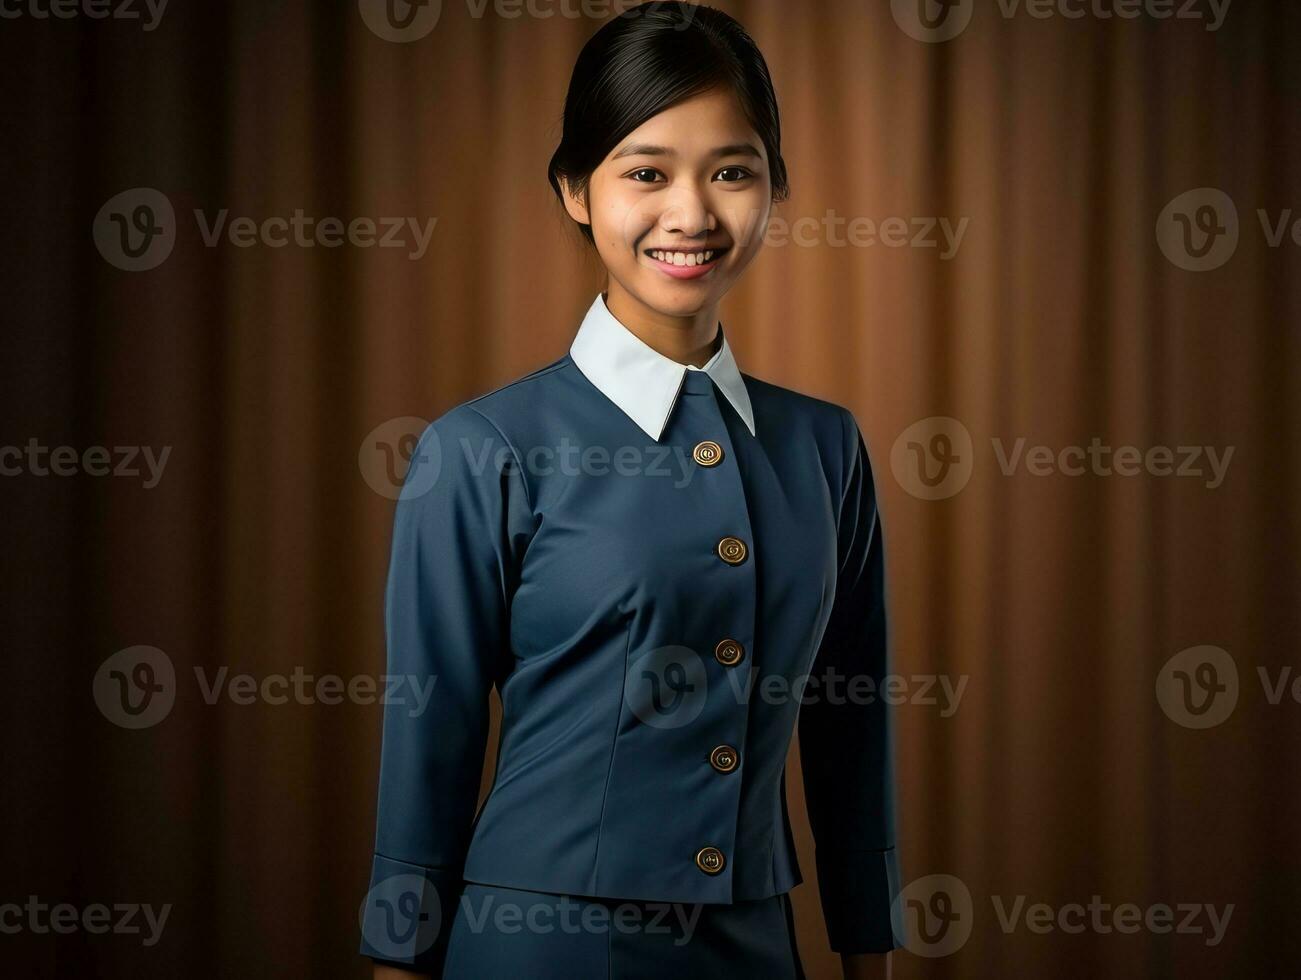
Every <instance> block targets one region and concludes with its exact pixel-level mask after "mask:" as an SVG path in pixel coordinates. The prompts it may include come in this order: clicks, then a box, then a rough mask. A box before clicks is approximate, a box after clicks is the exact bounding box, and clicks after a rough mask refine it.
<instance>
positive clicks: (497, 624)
mask: <svg viewBox="0 0 1301 980" xmlns="http://www.w3.org/2000/svg"><path fill="white" fill-rule="evenodd" d="M531 511H532V508H531V506H530V504H529V501H528V494H527V489H526V485H525V482H524V477H523V473H522V469H521V467H520V465H519V459H518V456H516V455H515V454H514V449H513V448H512V447H511V446H510V445H509V443H507V442H506V440H505V438H504V437H503V436H502V435H501V433H500V432H499V430H498V429H497V428H496V426H495V425H493V424H492V423H491V422H490V421H489V420H488V419H487V418H486V417H484V416H483V415H482V414H481V413H479V412H478V411H477V410H476V409H474V408H472V407H469V406H468V405H462V406H460V407H458V408H456V409H453V410H452V411H451V412H449V413H447V414H446V415H444V416H443V417H441V418H440V419H438V420H437V421H435V422H434V423H432V424H431V425H430V426H429V427H428V428H426V429H425V431H424V433H423V434H422V435H421V437H420V440H419V442H418V444H417V446H416V450H415V452H414V453H413V454H412V457H411V463H410V466H409V468H408V470H407V475H406V478H405V480H404V482H403V487H402V491H401V494H400V496H399V498H398V502H397V506H396V513H395V518H394V525H393V543H392V552H391V558H390V562H389V569H388V583H387V587H386V592H385V632H386V638H387V646H388V675H389V678H390V679H392V678H401V682H400V683H401V688H400V689H401V690H403V691H404V692H412V691H425V692H427V702H426V703H425V704H424V706H423V708H422V707H421V706H420V703H419V699H418V698H415V697H407V698H404V699H401V701H402V702H403V703H399V699H397V698H394V699H391V700H389V701H388V702H387V703H386V704H385V707H384V729H383V745H382V749H381V755H380V775H379V802H378V808H377V815H376V832H375V853H374V859H373V864H372V871H371V882H370V891H369V892H368V894H367V897H366V902H365V904H364V906H363V909H362V911H361V926H362V945H361V951H362V953H363V954H365V955H368V956H370V957H371V958H372V959H375V960H379V961H383V962H388V963H392V964H397V965H400V966H405V967H407V968H408V969H416V970H419V971H421V972H426V973H430V974H432V975H433V976H435V977H437V976H440V975H441V972H442V962H443V956H444V954H445V952H446V942H447V934H448V931H449V929H450V925H451V922H452V919H453V917H454V914H455V911H456V902H457V900H458V896H459V892H460V887H461V883H462V877H461V871H462V868H463V866H464V863H465V855H466V851H467V850H468V848H469V842H470V836H471V832H472V829H473V822H474V814H475V810H476V806H477V803H478V796H479V784H480V780H481V777H482V772H483V760H484V751H485V748H486V744H487V735H488V727H489V708H488V694H489V690H490V688H491V686H492V684H493V682H494V681H495V680H499V679H500V678H501V676H502V675H503V673H504V671H505V670H506V668H507V665H508V663H509V660H510V635H509V616H508V610H509V602H510V598H511V596H512V594H513V591H514V589H515V585H516V582H517V577H518V576H517V569H518V565H519V558H520V557H521V554H522V549H523V548H524V547H525V546H526V543H527V538H528V536H529V534H530V533H531V527H532V520H531ZM390 683H393V681H392V680H390ZM417 685H419V686H417ZM413 701H414V702H416V703H414V704H413V703H412V702H413Z"/></svg>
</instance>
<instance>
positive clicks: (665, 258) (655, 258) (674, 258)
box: [645, 245, 731, 279]
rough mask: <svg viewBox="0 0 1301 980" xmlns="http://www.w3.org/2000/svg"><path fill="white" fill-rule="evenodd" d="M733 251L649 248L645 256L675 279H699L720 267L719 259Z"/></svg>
mask: <svg viewBox="0 0 1301 980" xmlns="http://www.w3.org/2000/svg"><path fill="white" fill-rule="evenodd" d="M730 250H731V246H728V245H724V246H722V247H721V248H707V249H692V250H682V251H673V250H670V249H661V248H648V249H646V250H645V255H646V257H647V258H649V259H650V260H651V262H653V263H654V264H655V266H656V268H658V269H659V270H660V271H661V272H663V273H664V274H665V275H667V276H672V277H673V278H674V279H699V278H700V277H701V276H707V275H709V273H711V272H712V271H713V270H714V268H715V267H716V266H717V265H718V262H719V259H721V258H722V257H723V256H724V255H726V254H727V253H728V252H729V251H730Z"/></svg>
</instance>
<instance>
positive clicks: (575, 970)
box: [443, 882, 804, 980]
mask: <svg viewBox="0 0 1301 980" xmlns="http://www.w3.org/2000/svg"><path fill="white" fill-rule="evenodd" d="M485 977H494V978H495V977H505V978H511V980H663V978H665V977H671V978H673V980H725V978H727V977H764V978H766V980H804V970H803V968H802V967H801V965H800V958H799V952H798V950H797V949H796V945H795V920H794V917H793V916H792V914H791V907H790V899H789V898H788V897H787V896H786V895H784V894H782V895H774V896H772V897H771V898H763V899H759V900H757V901H751V902H737V903H735V904H732V905H702V904H694V903H686V902H646V901H639V900H624V899H615V898H589V897H577V896H572V895H559V894H554V893H551V892H538V891H525V890H523V889H519V888H506V887H504V886H501V885H482V884H479V883H477V882H466V883H465V885H464V886H463V887H462V889H461V894H460V897H459V899H458V901H457V908H456V915H455V918H454V919H453V921H452V927H451V934H450V936H449V937H448V946H447V957H446V961H445V966H444V972H443V978H444V980H483V978H485Z"/></svg>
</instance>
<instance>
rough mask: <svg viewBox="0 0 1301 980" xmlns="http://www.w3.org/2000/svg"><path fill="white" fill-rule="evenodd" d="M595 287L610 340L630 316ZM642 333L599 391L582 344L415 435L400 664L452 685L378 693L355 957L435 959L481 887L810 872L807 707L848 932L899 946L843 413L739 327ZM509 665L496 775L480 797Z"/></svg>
mask: <svg viewBox="0 0 1301 980" xmlns="http://www.w3.org/2000/svg"><path fill="white" fill-rule="evenodd" d="M598 304H600V309H599V310H598V309H597V306H596V305H595V304H594V306H593V311H592V312H591V313H589V315H588V319H587V320H586V321H585V322H584V327H583V330H584V331H587V337H588V339H589V340H591V339H592V334H593V332H594V331H596V330H597V329H598V328H599V329H600V330H604V331H609V330H611V329H612V325H611V323H610V322H609V320H607V319H606V318H608V317H609V314H608V311H606V310H605V307H604V303H603V300H602V299H601V298H599V297H598ZM593 318H600V320H599V322H598V323H594V324H592V325H591V327H590V328H589V323H591V321H593ZM609 319H610V320H612V318H609ZM613 322H614V324H616V325H617V321H613ZM618 326H619V327H620V328H621V325H618ZM621 329H625V332H626V336H621V337H618V338H614V339H617V341H618V344H623V345H625V347H624V348H623V349H624V352H625V353H628V354H630V355H631V354H633V353H636V354H637V355H638V356H639V357H641V358H643V359H642V360H641V361H637V360H636V358H632V357H625V358H622V359H621V358H620V356H619V350H620V348H619V347H618V345H617V344H616V345H615V346H614V347H609V346H607V347H602V346H600V345H599V344H598V345H591V344H589V345H588V347H586V348H584V350H585V352H586V353H585V356H586V358H587V363H588V365H589V368H588V369H589V372H590V373H591V374H592V376H594V377H597V378H598V380H599V381H600V382H601V387H598V385H597V384H596V383H594V382H593V380H592V378H591V377H589V376H588V374H585V373H584V371H583V370H582V369H580V367H579V365H578V363H576V361H575V353H577V351H578V349H579V348H578V346H577V344H578V341H576V346H575V348H573V349H571V352H570V353H568V354H566V355H565V356H564V357H562V358H560V359H559V360H557V361H555V362H554V363H552V364H550V365H548V366H546V367H544V368H542V369H540V370H538V371H535V372H533V373H531V374H529V375H527V376H525V377H523V378H520V379H519V380H517V381H514V382H512V383H510V384H507V385H505V386H504V387H501V388H499V389H497V390H495V391H492V392H490V393H488V394H485V395H483V396H481V397H478V398H475V399H473V400H471V401H468V402H466V403H464V404H462V405H459V406H457V407H456V408H454V409H452V410H451V411H449V412H447V413H446V414H445V415H443V416H441V417H440V418H438V419H437V420H436V421H434V422H433V423H432V424H431V425H430V426H429V427H428V429H426V430H425V432H424V434H423V436H422V437H421V439H420V442H419V445H418V447H417V449H416V451H415V453H414V455H413V457H412V461H411V465H410V469H409V470H408V473H407V476H406V479H405V483H404V487H403V491H402V494H401V497H400V499H399V501H398V503H397V509H396V519H395V525H394V535H393V544H392V559H391V563H390V566H389V576H388V586H387V595H386V627H387V638H388V672H389V673H390V674H394V675H403V676H409V675H418V676H419V677H420V678H421V682H422V684H427V683H429V682H430V681H432V683H433V693H432V695H431V697H430V698H429V701H428V704H427V707H426V708H425V709H424V710H423V711H416V710H414V709H413V708H412V706H410V705H398V704H390V705H388V706H386V708H385V716H384V731H383V750H382V760H381V769H380V780H379V806H378V819H377V832H376V841H375V855H374V863H373V876H372V881H371V892H370V894H369V895H368V899H367V902H366V903H365V906H364V908H363V911H362V931H363V943H362V951H363V952H364V953H366V954H368V955H370V956H372V957H375V958H377V959H383V960H389V961H392V962H396V963H404V964H411V965H413V966H415V967H417V968H420V969H423V970H427V971H430V972H433V973H435V974H437V973H438V971H439V968H440V964H441V957H442V954H443V951H444V945H445V939H446V934H447V931H448V927H449V925H450V922H451V919H452V917H453V914H454V912H455V903H456V901H457V896H458V894H459V890H460V887H461V883H462V881H464V880H468V881H477V882H483V883H487V884H496V885H505V886H511V887H516V888H526V889H533V890H540V891H548V892H559V893H568V894H573V895H588V896H601V897H609V898H619V899H641V900H649V901H663V902H688V903H694V902H702V903H716V902H724V903H727V902H739V901H744V900H749V899H760V898H766V897H770V896H772V895H776V894H778V893H781V892H785V891H787V890H789V889H790V888H792V887H793V886H794V885H796V884H798V883H799V882H800V881H801V880H802V878H801V873H800V869H799V866H798V863H797V860H796V855H795V847H794V844H793V841H792V837H791V830H790V825H789V821H788V818H787V807H786V797H785V790H784V782H783V777H784V766H785V761H786V756H787V753H788V749H789V746H790V742H791V739H792V735H793V733H794V731H795V728H796V724H797V720H798V728H799V746H800V759H801V767H802V770H803V778H804V788H805V796H806V799H807V805H808V813H809V820H810V823H811V826H812V830H813V834H814V839H815V845H816V850H815V853H816V863H817V871H818V885H819V889H820V894H821V898H822V907H823V912H824V916H825V918H826V923H827V929H828V934H829V940H830V943H831V947H832V949H833V950H837V951H840V952H847V953H852V952H884V951H886V950H889V949H892V948H895V947H897V946H898V945H899V944H898V942H897V941H896V939H895V938H894V936H893V933H892V931H891V928H890V905H891V902H892V901H893V899H894V898H895V896H896V895H897V893H898V889H899V870H898V864H897V858H896V851H895V815H894V809H895V804H894V782H893V767H892V752H891V727H892V722H891V717H890V710H889V707H888V705H887V704H886V703H885V702H884V701H882V700H881V698H880V697H879V696H878V694H877V692H878V691H879V687H880V684H881V681H882V676H883V675H884V674H885V673H886V672H887V670H888V654H887V628H886V614H885V612H886V602H885V591H884V589H885V583H884V563H883V542H882V533H881V524H880V519H879V514H878V509H877V498H876V491H875V487H874V483H873V477H872V470H871V466H870V463H869V459H868V453H867V450H866V448H865V445H864V441H863V437H862V434H861V433H860V431H859V428H858V425H857V423H856V422H855V420H854V417H853V415H852V414H851V413H850V412H849V411H848V410H846V409H845V408H842V407H840V406H838V405H835V404H833V403H831V402H827V401H823V400H820V399H817V398H813V397H810V396H808V395H804V394H800V393H798V392H795V391H792V390H789V389H786V388H782V387H779V386H777V385H773V384H768V383H766V382H764V381H761V380H759V379H757V378H754V377H752V376H750V375H741V374H740V373H739V371H737V370H736V369H735V366H734V363H733V362H732V360H731V354H730V348H727V346H726V344H727V342H726V338H725V337H724V338H723V347H724V348H725V349H720V351H719V355H726V356H724V357H722V358H721V359H720V356H719V355H715V357H714V359H713V361H711V363H710V365H709V370H686V369H684V367H683V365H681V364H678V363H677V362H673V361H671V360H669V359H668V358H662V357H661V355H658V354H655V353H654V352H652V354H653V358H651V355H647V354H646V353H645V351H649V350H650V348H645V351H642V350H640V347H642V346H644V345H641V344H640V341H639V340H637V338H636V337H635V335H633V334H631V332H630V331H626V328H621ZM582 336H583V332H582V331H580V338H581V337H582ZM602 338H603V339H611V338H610V336H609V335H608V334H603V335H602ZM629 338H631V340H629ZM601 358H604V360H601ZM648 358H649V359H648ZM654 358H659V359H660V361H654ZM720 360H721V361H722V365H721V367H720ZM660 362H663V363H660ZM638 364H640V365H641V367H643V368H645V369H646V370H644V371H641V372H640V373H639V372H638V370H637V368H636V365H638ZM651 367H653V368H654V370H650V368H651ZM675 379H676V380H675ZM720 382H721V383H720ZM666 383H668V387H663V386H664V385H665V384H666ZM618 384H622V385H623V387H622V388H619V387H614V386H615V385H618ZM657 386H659V387H658V388H657ZM675 386H676V387H675ZM603 388H604V390H602V389H603ZM657 390H662V392H667V395H666V396H663V397H665V401H664V403H663V404H664V406H665V407H666V409H667V411H666V414H665V415H664V417H663V419H662V421H661V422H660V424H658V425H656V424H654V423H648V422H647V416H648V410H649V409H651V408H652V407H653V406H655V405H656V401H655V397H656V396H655V392H656V391H657ZM611 394H613V395H614V399H615V400H612V398H611ZM620 403H622V407H621V404H620ZM630 412H631V413H632V416H638V417H640V419H641V421H640V422H639V421H635V420H634V417H632V416H630V414H629V413H630ZM650 414H653V413H650ZM657 428H658V429H659V430H660V431H659V432H658V436H657V438H652V437H651V436H650V435H648V432H652V433H653V432H655V431H656V429H657ZM752 430H753V431H752ZM869 678H870V682H869V681H868V680H867V679H869ZM493 685H495V686H496V687H497V689H498V691H499V693H500V697H501V702H502V721H501V733H500V742H499V748H498V758H497V767H496V774H495V778H494V782H493V786H492V790H491V792H490V793H489V795H488V797H487V799H486V800H485V802H484V804H483V806H482V808H481V809H480V810H479V811H478V813H477V814H476V812H475V811H476V803H477V800H478V792H479V784H480V777H481V773H482V767H483V759H484V752H485V748H486V741H487V734H488V728H489V708H488V695H489V691H490V688H491V687H492V686H493Z"/></svg>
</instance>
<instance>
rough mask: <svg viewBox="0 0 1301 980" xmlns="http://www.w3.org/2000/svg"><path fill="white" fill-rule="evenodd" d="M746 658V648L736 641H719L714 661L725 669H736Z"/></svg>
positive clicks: (715, 649)
mask: <svg viewBox="0 0 1301 980" xmlns="http://www.w3.org/2000/svg"><path fill="white" fill-rule="evenodd" d="M744 656H745V647H743V646H741V644H739V643H737V642H736V641H735V640H730V639H729V640H719V641H718V646H716V647H714V659H715V660H717V661H718V662H719V663H720V664H722V665H723V666H724V667H735V666H736V665H737V664H739V663H740V662H741V658H742V657H744Z"/></svg>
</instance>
